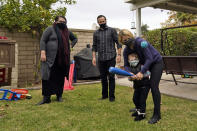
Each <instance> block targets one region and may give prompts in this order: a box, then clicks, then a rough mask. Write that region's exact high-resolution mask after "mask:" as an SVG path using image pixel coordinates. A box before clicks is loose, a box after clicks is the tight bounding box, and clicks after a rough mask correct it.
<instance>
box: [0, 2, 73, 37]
mask: <svg viewBox="0 0 197 131" xmlns="http://www.w3.org/2000/svg"><path fill="white" fill-rule="evenodd" d="M75 3H76V0H0V25H1V26H3V27H5V28H8V29H9V30H18V31H20V32H26V31H32V33H33V34H34V35H35V34H38V35H39V36H40V35H41V34H42V32H43V30H44V29H45V28H46V27H47V26H49V25H51V24H52V23H53V21H54V18H55V16H57V15H62V16H65V15H66V7H65V5H67V4H75ZM55 4H61V7H59V8H57V9H56V10H55V9H53V8H52V6H54V5H55Z"/></svg>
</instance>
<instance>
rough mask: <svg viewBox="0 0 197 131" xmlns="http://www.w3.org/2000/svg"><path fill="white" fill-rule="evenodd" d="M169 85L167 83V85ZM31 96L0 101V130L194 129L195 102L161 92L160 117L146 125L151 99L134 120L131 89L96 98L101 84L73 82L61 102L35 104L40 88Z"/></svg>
mask: <svg viewBox="0 0 197 131" xmlns="http://www.w3.org/2000/svg"><path fill="white" fill-rule="evenodd" d="M169 88H170V87H169ZM29 93H30V94H31V95H32V96H33V98H32V99H30V100H27V99H26V100H19V101H11V102H7V101H0V131H43V130H46V131H56V130H57V131H61V130H62V131H196V130H197V124H196V123H197V103H196V102H194V101H189V100H184V99H179V98H173V97H168V96H165V95H162V103H163V104H162V106H161V108H162V110H161V112H162V119H161V120H160V121H159V123H157V124H154V125H150V124H148V123H147V121H148V120H149V119H150V117H151V116H152V112H153V102H152V96H151V93H150V94H149V97H148V100H147V117H146V119H145V120H142V121H140V122H134V120H133V118H132V117H131V116H130V113H129V109H130V108H131V107H134V105H133V103H132V100H131V98H132V95H133V89H131V88H129V87H124V86H117V87H116V101H115V102H109V100H103V101H101V100H98V98H100V97H101V85H100V84H92V85H81V86H75V90H73V91H65V92H64V94H63V99H64V102H62V103H59V102H56V101H55V100H56V97H55V96H52V103H51V104H45V105H42V106H35V104H36V103H37V102H39V101H40V100H41V99H42V96H41V90H32V91H30V92H29Z"/></svg>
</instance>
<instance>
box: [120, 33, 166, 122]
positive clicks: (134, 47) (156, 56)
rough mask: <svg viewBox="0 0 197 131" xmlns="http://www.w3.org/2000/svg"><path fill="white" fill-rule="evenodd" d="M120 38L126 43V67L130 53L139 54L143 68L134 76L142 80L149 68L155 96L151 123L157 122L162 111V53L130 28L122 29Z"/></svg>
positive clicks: (124, 53) (151, 86)
mask: <svg viewBox="0 0 197 131" xmlns="http://www.w3.org/2000/svg"><path fill="white" fill-rule="evenodd" d="M119 40H120V42H121V43H122V44H124V45H126V47H125V49H124V52H123V56H124V67H125V68H127V67H128V65H129V64H128V54H129V53H130V52H135V53H137V55H138V56H139V60H140V64H142V65H143V68H142V69H141V71H140V72H138V73H137V74H136V75H135V76H134V78H135V79H137V80H141V79H142V78H143V74H144V73H145V72H146V71H147V70H149V71H150V72H151V76H150V89H151V92H152V96H153V102H154V113H153V116H152V118H151V119H150V120H149V123H150V124H154V123H157V122H158V121H159V120H160V119H161V113H160V101H161V95H160V91H159V82H160V80H161V76H162V71H163V60H162V56H161V55H160V53H159V52H158V51H157V50H156V49H155V48H154V47H153V46H152V45H151V44H149V43H148V42H147V41H146V40H144V39H142V38H140V37H137V38H134V36H133V34H132V33H131V32H130V31H129V30H126V29H124V30H121V31H120V32H119Z"/></svg>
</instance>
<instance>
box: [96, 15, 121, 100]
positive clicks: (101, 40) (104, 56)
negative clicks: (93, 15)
mask: <svg viewBox="0 0 197 131" xmlns="http://www.w3.org/2000/svg"><path fill="white" fill-rule="evenodd" d="M97 22H98V24H99V26H100V28H99V29H98V30H96V31H95V32H94V35H93V47H92V56H93V58H92V64H93V65H94V66H96V52H98V65H99V71H100V74H101V83H102V98H101V99H102V100H103V99H106V98H108V84H109V101H111V102H112V101H115V95H114V93H115V76H114V74H111V73H109V71H108V70H109V67H111V66H112V67H115V65H116V48H115V43H116V44H117V49H118V55H117V62H118V63H119V62H120V61H121V49H122V46H121V45H120V44H119V42H118V35H117V32H116V30H115V29H113V28H111V27H108V26H107V25H106V17H105V16H103V15H99V16H98V17H97ZM108 80H109V83H108Z"/></svg>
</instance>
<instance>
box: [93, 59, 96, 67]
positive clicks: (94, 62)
mask: <svg viewBox="0 0 197 131" xmlns="http://www.w3.org/2000/svg"><path fill="white" fill-rule="evenodd" d="M92 64H93V66H96V58H95V57H93V58H92Z"/></svg>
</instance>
